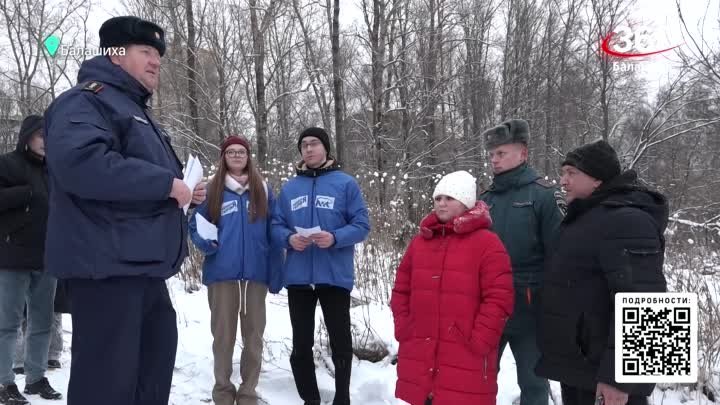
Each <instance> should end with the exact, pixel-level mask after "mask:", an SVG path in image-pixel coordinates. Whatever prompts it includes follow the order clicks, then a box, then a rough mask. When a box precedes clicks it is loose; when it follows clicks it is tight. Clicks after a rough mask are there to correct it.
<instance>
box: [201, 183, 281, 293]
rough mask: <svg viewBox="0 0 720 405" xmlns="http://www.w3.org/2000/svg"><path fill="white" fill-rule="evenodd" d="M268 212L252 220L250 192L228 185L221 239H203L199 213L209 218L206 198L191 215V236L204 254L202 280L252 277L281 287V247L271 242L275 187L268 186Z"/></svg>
mask: <svg viewBox="0 0 720 405" xmlns="http://www.w3.org/2000/svg"><path fill="white" fill-rule="evenodd" d="M266 190H267V196H268V216H267V217H266V218H257V219H256V220H255V222H252V223H251V222H250V217H249V213H248V207H249V204H250V198H249V196H250V193H249V192H247V191H246V192H243V193H242V194H238V193H236V192H235V191H232V190H230V189H229V188H227V187H226V188H225V191H224V192H223V204H222V210H221V216H220V220H219V221H218V224H217V228H218V242H217V244H213V243H212V241H209V240H207V239H203V238H202V237H201V236H200V235H199V234H198V231H197V219H196V215H202V216H203V217H205V219H207V220H208V222H210V215H209V213H208V206H207V200H206V201H205V202H204V203H203V204H202V205H200V206H199V207H198V208H197V209H196V210H195V213H196V214H195V215H193V216H192V217H191V218H190V238H191V239H192V241H193V243H194V244H195V246H197V247H198V249H200V250H201V251H202V252H203V253H204V254H205V261H204V262H203V275H202V279H203V284H205V285H208V284H212V283H215V282H219V281H228V280H250V281H256V282H259V283H263V284H265V285H267V286H268V288H269V290H270V292H271V293H273V294H276V293H277V292H279V291H280V290H281V289H282V253H283V252H282V248H276V247H274V246H272V243H271V229H270V226H271V221H272V219H271V218H272V217H271V215H272V212H273V207H274V205H275V198H274V197H273V194H272V190H271V189H270V188H269V187H267V188H266Z"/></svg>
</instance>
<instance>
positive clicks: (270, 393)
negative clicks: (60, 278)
mask: <svg viewBox="0 0 720 405" xmlns="http://www.w3.org/2000/svg"><path fill="white" fill-rule="evenodd" d="M168 284H169V286H170V290H171V295H172V298H173V302H174V303H175V308H176V312H177V315H178V316H177V322H178V333H179V342H178V352H177V359H176V362H175V374H174V377H173V386H172V391H171V395H170V404H171V405H200V404H207V403H210V404H211V403H212V399H211V390H212V386H213V383H214V379H213V362H212V349H211V346H212V336H211V334H210V310H209V309H208V304H207V290H206V289H205V288H204V287H203V288H202V289H201V290H200V291H198V292H194V293H186V292H185V291H184V288H183V283H182V281H181V280H179V279H172V280H170V281H169V283H168ZM351 315H352V319H353V328H354V335H355V339H356V342H359V341H362V342H363V343H367V342H370V341H371V342H373V343H375V344H382V345H385V347H386V348H387V350H388V351H389V352H390V353H391V354H395V353H397V342H396V341H395V339H394V338H393V322H392V314H391V312H390V309H389V308H388V307H387V306H383V305H378V304H369V305H363V306H357V307H354V308H352V310H351ZM321 319H322V312H321V311H320V308H319V307H318V309H317V313H316V322H315V325H316V329H319V325H320V320H321ZM63 326H64V330H65V336H64V339H65V350H64V352H63V356H62V359H61V361H62V368H61V369H59V370H51V371H48V373H47V377H48V379H49V380H50V383H51V384H52V386H53V387H54V388H55V389H56V390H58V391H60V392H62V393H63V395H65V394H66V393H67V382H68V378H69V375H70V341H71V332H72V330H71V329H72V328H71V319H70V317H69V315H65V317H64V319H63ZM238 335H239V334H238ZM265 342H266V348H265V353H264V356H263V360H264V362H263V370H262V374H261V376H260V385H259V387H258V392H259V394H260V395H261V397H262V398H263V399H264V400H265V401H266V402H267V403H268V404H270V405H292V404H301V403H302V401H301V400H300V398H299V397H298V395H297V391H296V390H295V384H294V381H293V377H292V372H291V371H290V362H289V355H290V350H291V347H292V334H291V330H290V318H289V313H288V308H287V296H286V295H285V294H284V291H283V293H281V294H280V295H268V299H267V327H266V329H265ZM316 346H317V345H316ZM240 347H241V346H240V343H238V345H237V346H236V350H235V354H234V372H233V381H234V382H235V383H236V384H237V383H238V379H239V374H240V373H239V364H240ZM389 357H390V356H388V358H386V359H385V360H383V361H380V362H378V363H370V362H368V361H358V360H357V359H355V362H354V364H353V371H352V373H353V374H352V383H351V397H352V401H353V403H355V404H363V405H404V404H405V402H403V401H400V400H398V399H395V398H394V390H395V379H396V374H395V366H393V365H392V364H390V361H389ZM324 358H325V360H326V361H325V362H323V361H318V362H317V364H318V368H317V370H316V372H317V379H318V385H319V388H320V391H321V396H322V398H323V401H325V402H327V403H328V404H330V403H331V401H332V396H333V392H334V381H333V379H332V377H331V375H330V374H329V373H328V371H327V368H326V367H325V365H324V364H325V363H327V364H329V365H330V366H332V363H331V362H330V360H329V355H327V354H326V355H325V356H324ZM515 371H516V370H515V363H514V360H513V357H512V353H511V351H510V350H506V351H505V353H504V355H503V357H502V360H501V370H500V375H499V378H498V381H499V384H498V385H499V392H498V397H497V404H498V405H511V404H512V403H513V401H514V400H516V399H517V398H518V397H519V395H520V389H519V388H518V387H517V384H516V377H515ZM23 380H24V377H23V376H18V378H17V381H16V382H17V383H18V386H19V388H20V389H21V390H22V389H23V388H24V381H23ZM551 389H552V391H553V394H552V395H553V397H555V398H558V399H559V398H560V385H559V384H558V383H556V382H551ZM28 399H29V400H30V401H31V403H32V404H33V405H65V404H66V401H65V400H64V399H63V400H60V401H47V400H42V399H40V398H39V397H38V396H29V397H28ZM550 403H551V404H552V402H550ZM708 403H709V401H707V399H705V398H704V397H703V398H702V400H698V399H697V393H696V392H690V391H682V390H681V391H673V390H666V391H662V390H661V389H659V388H657V389H656V390H655V392H654V393H653V396H652V400H651V402H650V404H651V405H653V404H657V405H659V404H662V405H679V404H683V405H696V404H697V405H700V404H708Z"/></svg>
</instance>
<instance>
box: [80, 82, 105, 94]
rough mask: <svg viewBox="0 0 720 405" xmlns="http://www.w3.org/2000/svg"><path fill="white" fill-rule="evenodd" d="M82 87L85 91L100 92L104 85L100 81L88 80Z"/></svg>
mask: <svg viewBox="0 0 720 405" xmlns="http://www.w3.org/2000/svg"><path fill="white" fill-rule="evenodd" d="M82 89H83V90H84V91H92V92H93V93H95V94H98V93H99V92H100V91H101V90H102V89H103V85H102V83H100V82H87V83H85V85H84V86H83V88H82Z"/></svg>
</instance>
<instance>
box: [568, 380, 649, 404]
mask: <svg viewBox="0 0 720 405" xmlns="http://www.w3.org/2000/svg"><path fill="white" fill-rule="evenodd" d="M560 390H561V392H562V401H563V405H594V404H595V392H594V391H588V390H585V389H583V388H576V387H571V386H569V385H565V384H560ZM647 403H648V400H647V397H638V396H634V395H630V396H629V397H628V401H627V404H626V405H647Z"/></svg>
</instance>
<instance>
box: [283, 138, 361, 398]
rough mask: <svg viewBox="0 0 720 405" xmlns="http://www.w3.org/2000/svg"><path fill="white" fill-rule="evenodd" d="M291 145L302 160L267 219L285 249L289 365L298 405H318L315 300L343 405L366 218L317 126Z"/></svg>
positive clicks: (347, 395)
mask: <svg viewBox="0 0 720 405" xmlns="http://www.w3.org/2000/svg"><path fill="white" fill-rule="evenodd" d="M298 150H299V151H300V152H301V154H302V159H303V160H302V161H301V162H300V163H299V164H298V166H297V169H296V173H297V177H295V178H293V179H291V180H290V181H288V182H287V183H286V184H285V186H284V187H283V188H282V190H281V192H280V195H279V196H278V200H277V207H276V208H277V209H276V211H275V214H274V217H273V224H272V232H273V240H274V241H275V243H277V244H280V245H282V246H284V247H285V248H286V249H287V256H286V259H285V260H286V261H285V269H284V274H285V286H287V289H288V306H289V309H290V322H291V324H292V329H293V350H292V354H291V356H290V365H291V367H292V371H293V376H294V378H295V385H296V387H297V390H298V394H299V395H300V398H302V399H303V401H305V405H319V404H320V393H319V391H318V386H317V380H316V378H315V362H314V360H313V351H312V350H313V345H314V335H315V307H316V306H317V302H318V301H320V306H321V308H322V311H323V316H324V318H325V324H326V326H327V330H328V335H329V337H330V347H331V349H332V360H333V364H334V365H335V399H334V401H333V405H349V404H350V371H351V366H352V357H353V351H352V335H351V333H350V291H351V290H352V288H353V283H354V275H355V274H354V273H355V272H354V260H353V259H354V250H355V249H354V247H355V244H356V243H359V242H362V241H363V240H365V238H366V237H367V235H368V233H369V232H370V221H369V219H368V211H367V207H366V206H365V201H364V199H363V196H362V193H361V191H360V187H359V186H358V184H357V182H356V181H355V179H354V178H353V177H351V176H349V175H348V174H346V173H344V172H342V171H340V165H339V164H338V163H337V162H336V161H335V160H334V159H332V157H330V155H329V151H330V138H329V136H328V134H327V132H325V130H324V129H322V128H307V129H305V130H304V131H303V132H302V133H301V134H300V137H299V139H298ZM317 228H319V229H320V230H319V231H318V230H317Z"/></svg>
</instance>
